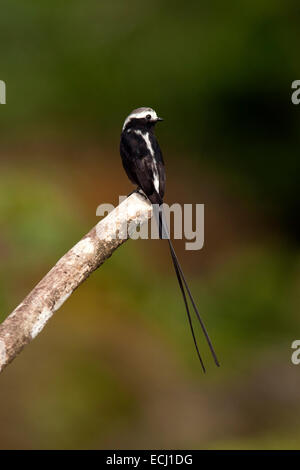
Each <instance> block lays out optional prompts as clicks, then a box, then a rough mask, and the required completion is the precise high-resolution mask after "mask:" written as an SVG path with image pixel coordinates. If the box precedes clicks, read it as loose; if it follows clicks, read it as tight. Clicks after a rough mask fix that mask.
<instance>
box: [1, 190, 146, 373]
mask: <svg viewBox="0 0 300 470" xmlns="http://www.w3.org/2000/svg"><path fill="white" fill-rule="evenodd" d="M151 215H152V206H151V203H150V202H148V201H147V200H146V199H145V198H144V197H143V196H141V195H140V194H137V193H133V194H132V195H131V196H129V197H128V198H127V199H126V200H125V201H123V202H122V203H121V204H120V205H119V206H118V207H117V208H116V209H114V210H113V211H112V212H110V213H109V214H108V215H107V216H106V217H105V218H104V219H103V220H101V221H100V222H99V223H98V224H97V225H96V226H95V227H94V228H93V229H92V230H91V231H90V232H89V233H88V234H87V235H85V236H84V237H83V238H82V239H81V240H80V241H79V242H78V243H77V244H76V245H75V246H74V247H73V248H72V249H71V250H70V251H68V252H67V253H66V254H65V255H64V256H63V257H62V258H61V259H60V260H59V261H58V262H57V263H56V265H55V266H54V267H53V268H52V269H51V271H49V272H48V274H46V276H45V277H44V278H43V279H42V280H41V281H40V282H39V284H38V285H37V286H36V287H35V288H34V289H33V290H32V291H31V292H30V294H28V296H27V297H26V298H25V299H24V300H23V302H22V303H21V304H20V305H19V306H18V307H17V308H16V309H15V310H14V311H13V312H12V313H11V314H10V315H9V316H8V317H7V318H6V319H5V320H4V322H3V323H2V324H1V325H0V372H1V371H2V370H3V369H4V367H5V366H7V364H9V363H10V362H11V361H12V360H13V359H14V358H15V357H16V355H17V354H18V353H19V352H20V351H21V350H22V349H23V347H24V346H25V345H26V344H28V343H30V342H31V341H32V340H33V339H34V338H35V337H36V336H37V335H38V334H39V333H40V332H41V331H42V329H43V328H44V326H45V325H46V323H47V322H48V321H49V319H50V318H51V317H52V315H53V314H54V312H56V311H57V310H58V309H59V308H60V307H61V306H62V304H63V303H64V302H65V301H66V300H67V299H68V297H70V295H71V294H72V293H73V292H74V290H75V289H76V288H77V287H78V286H79V285H80V284H81V283H82V282H83V281H85V280H86V279H87V278H88V276H89V275H90V274H91V273H92V272H93V271H95V269H97V268H98V267H99V266H101V264H103V263H104V261H106V260H107V258H109V257H110V256H111V255H112V254H113V252H114V251H115V250H116V249H117V248H118V247H119V246H120V245H121V244H122V243H123V242H124V241H125V239H126V238H125V239H121V238H120V236H119V234H120V232H121V231H122V230H124V226H125V228H127V227H128V226H129V225H131V226H132V224H138V223H139V224H140V223H143V222H145V221H147V220H148V219H149V218H150V217H151Z"/></svg>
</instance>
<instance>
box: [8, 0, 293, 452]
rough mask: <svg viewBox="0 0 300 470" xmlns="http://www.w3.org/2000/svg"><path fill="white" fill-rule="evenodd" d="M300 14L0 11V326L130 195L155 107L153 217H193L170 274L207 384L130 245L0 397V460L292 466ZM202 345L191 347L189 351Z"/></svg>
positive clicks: (159, 274) (14, 373)
mask: <svg viewBox="0 0 300 470" xmlns="http://www.w3.org/2000/svg"><path fill="white" fill-rule="evenodd" d="M299 23H300V18H299V4H298V2H294V1H291V0H287V1H285V2H282V1H279V0H278V1H277V0H251V1H250V0H246V1H243V2H235V1H229V2H224V1H221V0H219V1H213V2H208V1H206V2H204V1H189V2H181V1H178V2H174V1H169V0H159V1H158V0H153V1H152V2H149V3H148V2H140V1H137V0H130V1H129V2H124V1H121V0H115V1H114V2H111V1H110V2H108V1H103V2H99V1H96V0H86V1H85V2H83V1H78V0H73V1H72V2H66V3H64V2H61V1H57V0H52V1H51V2H50V1H44V2H41V3H37V2H35V1H32V0H27V1H26V2H24V1H23V2H22V1H20V0H2V1H1V4H0V79H1V80H4V81H5V82H6V85H7V104H6V105H1V106H0V139H1V145H0V256H1V263H0V319H1V320H3V319H4V318H5V317H6V315H8V314H9V312H10V311H12V310H13V308H14V307H15V306H16V305H17V304H18V303H19V302H20V301H22V299H23V298H24V297H25V295H26V294H27V293H28V292H29V291H30V290H31V288H32V287H33V286H34V285H35V284H36V283H37V282H38V281H39V280H40V279H41V277H42V276H43V275H44V274H45V273H46V272H47V271H48V270H49V269H50V268H51V267H52V266H53V265H54V264H55V262H56V261H57V260H58V258H59V257H60V256H62V255H63V254H64V253H65V252H66V251H67V250H68V249H69V248H70V247H71V246H72V245H73V244H75V243H76V242H77V241H78V240H79V239H80V238H81V236H83V235H84V234H85V233H86V232H88V231H89V229H90V228H91V227H92V226H93V225H94V224H95V223H96V222H97V218H96V215H95V213H96V208H97V206H98V204H100V203H102V202H111V203H113V204H116V203H117V201H118V196H119V195H124V194H127V193H129V192H130V191H131V189H132V187H131V185H130V183H129V181H128V180H127V178H126V175H125V173H124V171H123V169H122V166H121V162H120V157H119V150H118V147H119V135H120V131H121V127H122V123H123V120H124V118H125V117H126V115H127V114H129V112H130V111H131V110H132V109H133V108H136V107H139V106H151V107H153V108H154V109H155V110H157V112H158V114H159V115H162V116H163V117H164V118H165V121H164V123H162V124H161V125H159V127H158V128H157V135H158V137H159V141H160V144H161V147H162V149H163V152H164V156H165V162H166V167H167V194H166V202H168V203H173V202H179V203H204V204H205V246H204V248H203V249H202V250H200V251H194V252H187V251H184V242H183V241H176V248H177V250H178V253H179V256H180V259H181V261H182V265H183V266H184V268H185V271H186V274H187V277H188V278H189V279H190V281H191V285H192V288H193V292H194V293H195V297H196V299H197V303H198V305H199V307H200V310H201V312H203V317H204V319H205V321H206V324H207V327H208V329H209V332H210V334H211V336H212V338H213V340H214V344H215V345H216V349H217V352H218V355H219V357H220V359H221V363H222V367H221V368H220V369H216V368H215V367H214V365H213V363H212V361H211V358H210V356H209V354H208V352H207V348H206V346H205V344H204V341H203V340H201V341H200V343H201V344H200V347H201V350H203V352H204V356H205V360H206V363H207V365H208V372H207V374H206V376H203V374H202V373H201V369H200V366H199V363H198V362H197V357H196V355H195V351H194V349H193V344H192V339H191V336H190V333H189V331H188V325H187V321H186V318H185V312H184V307H183V303H182V300H181V298H180V294H179V291H178V288H177V285H176V281H175V276H174V274H173V268H172V266H171V261H170V256H169V254H168V252H167V247H166V245H165V244H164V243H161V242H160V241H150V240H149V241H129V242H128V243H126V244H125V245H124V246H123V247H121V248H120V249H119V250H118V251H117V252H116V253H115V254H114V255H113V257H112V258H111V259H110V260H109V261H107V262H106V263H105V264H104V265H103V266H102V268H101V269H100V270H99V271H98V272H96V273H94V274H93V276H92V277H91V278H90V279H89V280H88V281H87V282H86V283H84V284H83V285H82V286H81V287H80V288H79V289H78V290H77V291H76V292H75V293H74V294H73V295H72V297H71V298H70V299H69V300H68V301H67V303H66V304H65V305H64V306H63V308H62V309H61V310H60V311H59V312H58V313H57V314H56V315H55V317H54V318H53V319H52V320H51V321H50V323H49V324H48V325H47V327H46V328H45V330H44V331H43V333H42V334H41V335H40V336H39V337H38V338H37V339H36V340H35V341H34V342H33V343H32V344H31V345H30V346H28V347H27V348H26V349H25V350H24V351H23V352H22V354H21V355H20V356H19V357H18V358H17V359H16V360H15V361H14V362H13V363H12V364H11V365H10V366H9V367H8V368H7V369H6V370H5V371H4V372H3V374H2V375H1V378H0V423H1V426H0V448H12V449H14V448H26V449H27V448H28V449H29V448H30V449H32V448H35V449H40V448H129V449H130V448H131V449H132V448H179V449H180V448H181V449H185V448H194V449H197V448H209V449H227V448H230V449H232V448H280V449H281V448H299V440H300V431H299V419H300V403H299V386H300V377H299V374H300V366H298V367H297V366H295V365H293V364H292V363H291V359H290V358H291V353H292V350H291V343H292V341H293V340H295V339H299V338H300V316H299V303H300V298H299V285H300V257H299V241H300V224H299V219H298V217H299V187H298V186H299V172H300V164H299V143H300V142H299V116H300V106H299V107H297V106H295V105H293V104H292V102H291V93H292V90H291V83H292V81H293V80H296V79H299V78H300V77H299V48H298V47H297V46H298V44H299ZM199 334H200V332H199Z"/></svg>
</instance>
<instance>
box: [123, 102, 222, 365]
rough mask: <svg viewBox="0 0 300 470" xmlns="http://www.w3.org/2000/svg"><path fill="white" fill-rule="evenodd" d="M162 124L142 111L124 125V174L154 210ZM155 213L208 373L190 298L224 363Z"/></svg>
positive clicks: (161, 190)
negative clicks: (157, 128)
mask: <svg viewBox="0 0 300 470" xmlns="http://www.w3.org/2000/svg"><path fill="white" fill-rule="evenodd" d="M160 121H163V119H162V118H161V117H159V116H158V115H157V113H156V112H155V111H154V109H152V108H149V107H141V108H137V109H134V110H133V111H132V112H131V113H130V114H129V115H128V116H127V117H126V119H125V121H124V124H123V128H122V132H121V139H120V155H121V159H122V164H123V167H124V170H125V172H126V174H127V176H128V178H129V180H130V181H131V182H132V183H133V184H134V185H135V186H136V187H137V188H136V190H135V191H137V192H141V191H142V194H143V195H144V196H145V197H147V198H148V199H149V201H150V202H151V203H152V205H153V207H154V208H155V207H159V208H161V207H162V204H163V202H164V195H165V187H166V172H165V164H164V159H163V155H162V151H161V149H160V146H159V143H158V141H157V138H156V136H155V133H154V130H155V125H156V124H157V123H158V122H160ZM133 192H134V191H133ZM130 194H131V193H130ZM154 213H155V214H156V217H157V223H158V226H159V236H160V238H166V239H167V240H168V244H169V249H170V254H171V259H172V262H173V265H174V269H175V273H176V277H177V281H178V284H179V287H180V290H181V294H182V297H183V301H184V305H185V309H186V313H187V317H188V322H189V326H190V329H191V333H192V338H193V342H194V345H195V348H196V352H197V356H198V358H199V361H200V363H201V366H202V369H203V371H204V372H205V371H206V369H205V366H204V362H203V359H202V356H201V354H200V351H199V347H198V342H197V340H196V335H195V331H194V326H193V320H192V315H191V312H190V307H189V304H188V298H189V299H190V302H191V304H192V307H193V310H194V312H195V314H196V318H197V319H198V321H199V323H200V326H201V328H202V331H203V333H204V337H205V339H206V341H207V344H208V346H209V349H210V351H211V354H212V356H213V359H214V362H215V364H216V365H217V366H219V365H220V363H219V360H218V358H217V355H216V352H215V350H214V347H213V345H212V342H211V339H210V337H209V335H208V332H207V330H206V327H205V325H204V322H203V320H202V318H201V316H200V313H199V311H198V308H197V306H196V303H195V301H194V298H193V296H192V293H191V290H190V288H189V285H188V283H187V281H186V278H185V276H184V274H183V271H182V268H181V265H180V263H179V261H178V258H177V255H176V253H175V250H174V247H173V244H172V242H171V240H170V236H169V234H168V229H167V226H166V223H165V219H164V214H163V212H162V210H159V211H158V212H157V211H154Z"/></svg>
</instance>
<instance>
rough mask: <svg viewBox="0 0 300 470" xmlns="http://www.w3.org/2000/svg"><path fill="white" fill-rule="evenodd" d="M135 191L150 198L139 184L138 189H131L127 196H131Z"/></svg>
mask: <svg viewBox="0 0 300 470" xmlns="http://www.w3.org/2000/svg"><path fill="white" fill-rule="evenodd" d="M134 193H137V194H140V196H143V197H144V198H145V199H147V200H148V198H147V196H146V194H145V193H144V191H143V190H142V189H141V188H140V187H139V186H138V187H137V188H136V189H134V190H133V191H131V193H129V194H128V195H127V197H129V196H131V195H132V194H134Z"/></svg>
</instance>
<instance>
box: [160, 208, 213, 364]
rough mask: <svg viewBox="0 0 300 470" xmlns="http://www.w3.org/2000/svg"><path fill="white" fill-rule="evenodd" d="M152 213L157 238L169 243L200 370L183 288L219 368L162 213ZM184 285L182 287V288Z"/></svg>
mask: <svg viewBox="0 0 300 470" xmlns="http://www.w3.org/2000/svg"><path fill="white" fill-rule="evenodd" d="M154 212H155V213H156V218H157V220H158V229H159V236H160V238H167V240H168V243H169V248H170V253H171V257H172V261H173V264H174V268H175V272H176V276H177V280H178V284H179V287H180V290H181V293H182V297H183V300H184V303H185V307H186V311H187V315H188V319H189V324H190V327H191V332H192V336H193V340H194V344H195V347H196V351H197V354H198V357H199V360H200V362H201V365H202V368H203V370H204V372H205V367H204V364H203V361H202V358H201V355H200V353H199V349H198V345H197V341H196V338H195V333H194V329H193V324H192V319H191V315H190V311H189V308H188V303H187V299H186V294H185V290H184V286H185V288H186V290H187V293H188V296H189V298H190V300H191V303H192V306H193V308H194V311H195V314H196V316H197V318H198V321H199V323H200V325H201V328H202V331H203V333H204V336H205V339H206V341H207V344H208V346H209V349H210V351H211V354H212V356H213V358H214V361H215V364H216V365H217V366H218V367H219V366H220V363H219V361H218V358H217V355H216V353H215V350H214V347H213V345H212V342H211V339H210V337H209V335H208V332H207V330H206V327H205V325H204V323H203V320H202V318H201V316H200V314H199V311H198V309H197V307H196V304H195V301H194V298H193V296H192V293H191V291H190V288H189V286H188V283H187V281H186V279H185V276H184V274H183V271H182V268H181V266H180V263H179V261H178V258H177V256H176V253H175V250H174V248H173V245H172V242H171V240H170V236H169V233H168V228H167V226H166V223H165V220H164V217H163V212H162V209H160V210H159V211H157V210H154ZM183 284H184V286H183Z"/></svg>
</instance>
